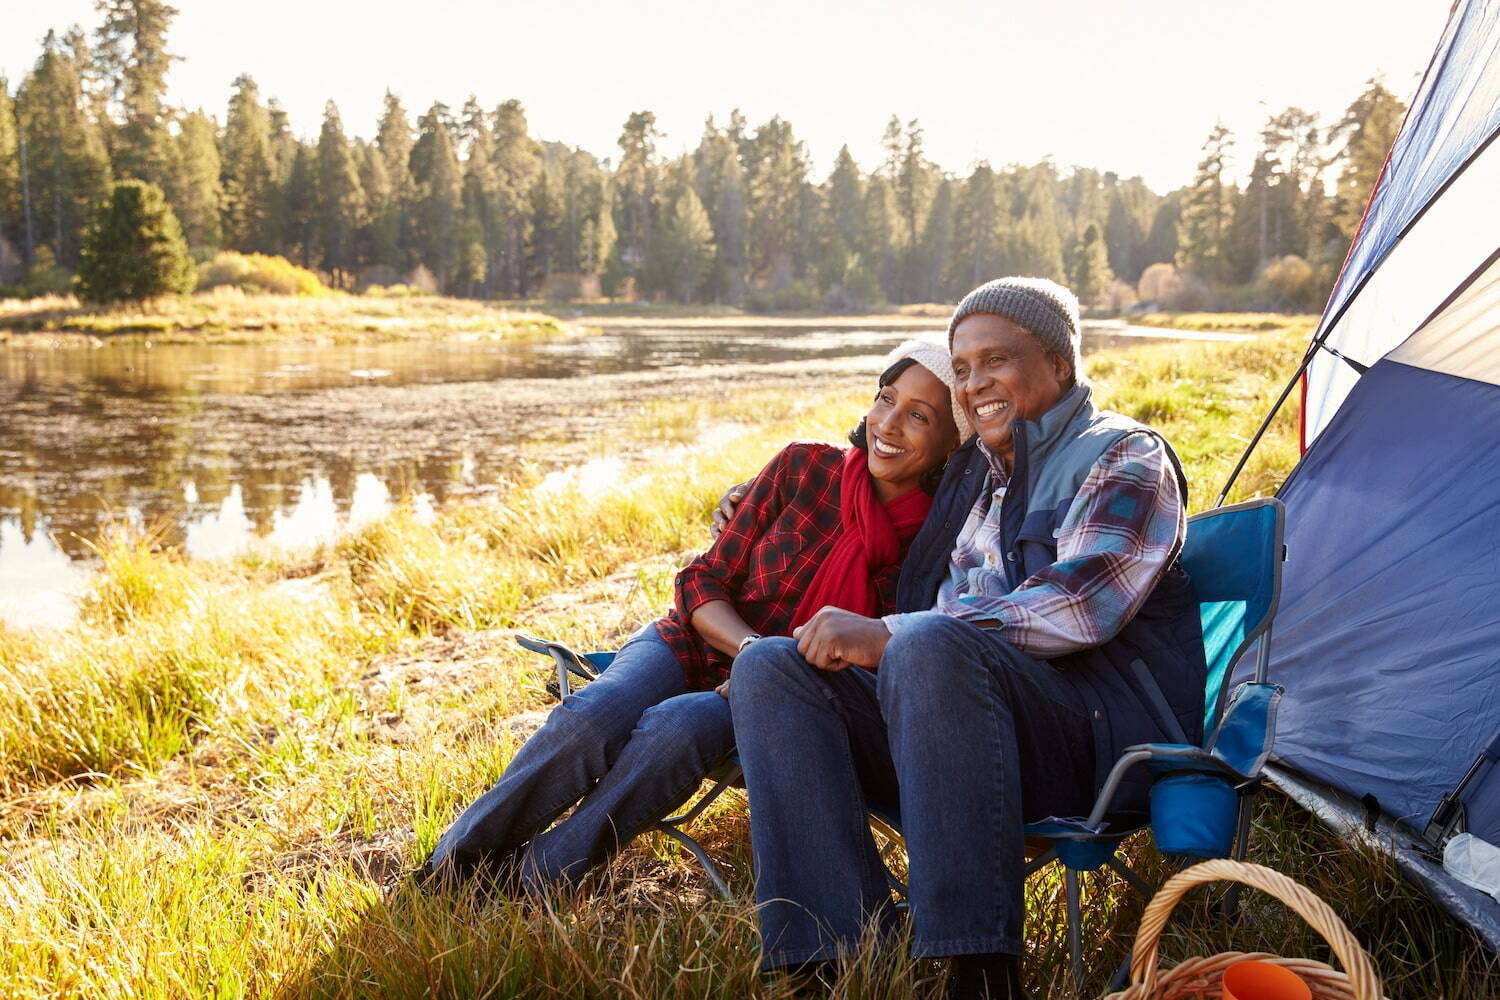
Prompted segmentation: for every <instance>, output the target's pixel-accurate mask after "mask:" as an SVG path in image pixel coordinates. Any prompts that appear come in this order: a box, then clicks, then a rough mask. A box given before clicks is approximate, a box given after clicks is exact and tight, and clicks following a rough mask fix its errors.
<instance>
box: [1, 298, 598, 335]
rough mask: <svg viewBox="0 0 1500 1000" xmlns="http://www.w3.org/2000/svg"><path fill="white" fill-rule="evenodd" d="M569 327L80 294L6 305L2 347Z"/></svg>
mask: <svg viewBox="0 0 1500 1000" xmlns="http://www.w3.org/2000/svg"><path fill="white" fill-rule="evenodd" d="M570 330H571V327H570V326H569V325H568V324H565V323H561V322H559V321H558V320H557V319H555V318H554V317H552V316H547V315H543V314H542V313H537V312H527V311H518V310H511V309H506V308H501V307H498V306H495V305H493V304H491V303H485V302H476V301H474V300H471V299H452V298H444V297H441V296H435V295H423V296H414V297H409V298H380V297H374V296H364V295H343V294H329V295H317V296H296V295H247V294H245V293H244V292H241V291H239V290H237V289H216V290H214V291H212V292H205V293H202V294H198V295H184V296H170V297H166V298H161V299H156V300H153V301H151V302H147V303H142V304H139V305H118V306H85V305H82V304H81V303H79V302H78V300H77V299H75V298H74V297H72V296H49V297H44V298H39V299H5V300H0V342H4V341H5V340H6V339H7V338H15V339H24V341H25V342H26V343H27V344H28V345H32V346H44V345H47V344H69V343H77V342H79V341H80V340H99V339H105V338H109V339H115V338H127V339H131V338H133V339H138V340H151V341H153V342H156V343H246V342H257V341H268V340H318V341H346V340H365V341H369V340H400V339H404V338H429V337H458V336H482V337H498V338H507V339H508V338H515V337H537V336H560V335H563V334H565V333H568V332H570Z"/></svg>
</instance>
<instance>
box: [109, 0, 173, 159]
mask: <svg viewBox="0 0 1500 1000" xmlns="http://www.w3.org/2000/svg"><path fill="white" fill-rule="evenodd" d="M97 6H98V9H99V13H100V14H101V15H102V16H103V19H104V20H103V23H102V24H101V25H100V26H99V30H98V46H97V49H96V58H95V61H96V63H97V69H98V72H99V74H100V75H101V76H102V77H103V80H104V84H105V86H106V87H107V88H108V90H109V93H110V94H111V95H112V96H114V97H115V98H116V99H118V100H119V102H120V107H121V110H122V111H123V121H122V122H121V123H120V125H119V128H118V130H117V132H116V134H115V136H114V138H113V142H112V143H111V147H112V152H113V154H114V175H115V176H116V177H120V178H126V177H131V178H135V179H137V180H143V181H149V182H150V183H152V184H156V185H158V186H160V187H164V188H170V187H171V186H172V176H171V169H172V159H173V157H172V153H173V149H172V140H171V137H170V136H169V135H168V133H167V127H166V125H167V120H166V116H165V115H164V114H163V111H164V108H163V98H164V97H165V96H166V92H167V68H168V67H169V66H171V64H172V59H173V56H172V54H171V53H169V52H168V51H167V28H168V27H169V26H170V25H171V23H172V18H174V17H176V16H177V10H176V8H174V7H171V6H169V5H168V4H165V3H163V2H161V0H99V2H98V4H97Z"/></svg>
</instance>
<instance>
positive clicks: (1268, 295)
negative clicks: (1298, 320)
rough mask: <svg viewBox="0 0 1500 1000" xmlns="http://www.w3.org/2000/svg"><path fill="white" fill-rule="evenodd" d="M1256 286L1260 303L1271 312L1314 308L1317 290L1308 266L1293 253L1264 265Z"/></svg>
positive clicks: (1310, 266) (1311, 270)
mask: <svg viewBox="0 0 1500 1000" xmlns="http://www.w3.org/2000/svg"><path fill="white" fill-rule="evenodd" d="M1256 284H1257V289H1258V291H1259V292H1260V298H1261V300H1262V302H1263V304H1265V305H1267V306H1269V307H1271V308H1272V309H1281V310H1292V309H1306V308H1309V307H1316V305H1317V301H1316V300H1317V292H1318V289H1317V287H1316V285H1315V283H1314V281H1313V268H1312V265H1311V264H1309V263H1308V262H1307V261H1305V260H1303V259H1302V258H1301V257H1298V256H1297V255H1296V254H1287V255H1286V256H1285V257H1277V258H1276V259H1275V260H1273V261H1271V262H1270V263H1268V264H1267V265H1266V267H1265V270H1263V271H1261V272H1260V279H1259V281H1258V282H1257V283H1256Z"/></svg>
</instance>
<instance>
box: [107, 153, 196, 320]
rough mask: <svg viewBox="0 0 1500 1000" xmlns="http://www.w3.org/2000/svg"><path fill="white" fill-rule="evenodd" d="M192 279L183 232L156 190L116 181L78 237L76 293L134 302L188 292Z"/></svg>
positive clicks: (164, 200)
mask: <svg viewBox="0 0 1500 1000" xmlns="http://www.w3.org/2000/svg"><path fill="white" fill-rule="evenodd" d="M195 280H196V275H195V274H194V269H193V261H192V258H191V257H189V256H188V249H187V243H186V241H184V240H183V238H182V227H181V226H179V225H178V224H177V216H175V215H173V214H172V208H171V206H170V205H168V204H167V199H166V196H165V195H163V194H162V191H161V188H159V187H157V186H156V185H155V184H148V183H146V182H145V181H121V182H120V183H118V184H116V185H115V188H114V191H113V192H111V194H110V196H109V198H108V199H107V200H106V201H105V202H104V204H102V205H100V206H99V209H98V211H97V212H96V213H95V215H94V221H93V223H92V224H91V225H90V226H89V229H88V231H87V232H86V233H85V234H84V238H83V252H82V260H81V261H80V262H79V265H78V294H79V297H80V298H82V299H83V300H84V301H87V302H115V301H121V300H123V301H127V302H138V301H140V300H142V299H149V298H153V297H155V296H157V295H166V294H168V293H171V292H190V291H192V290H193V285H194V282H195Z"/></svg>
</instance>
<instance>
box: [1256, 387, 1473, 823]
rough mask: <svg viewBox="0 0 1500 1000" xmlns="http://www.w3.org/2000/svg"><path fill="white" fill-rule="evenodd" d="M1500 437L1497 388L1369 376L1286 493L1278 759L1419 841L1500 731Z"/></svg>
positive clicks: (1277, 663) (1277, 653) (1274, 670)
mask: <svg viewBox="0 0 1500 1000" xmlns="http://www.w3.org/2000/svg"><path fill="white" fill-rule="evenodd" d="M1497 427H1500V387H1496V386H1493V385H1489V384H1486V383H1483V382H1478V381H1474V380H1469V379H1461V378H1456V377H1454V376H1452V375H1448V374H1443V373H1439V372H1431V371H1425V370H1423V369H1419V368H1413V367H1410V366H1407V365H1402V364H1398V363H1396V362H1393V361H1381V362H1379V363H1378V364H1376V365H1375V366H1374V367H1373V368H1371V369H1370V371H1369V373H1368V374H1367V375H1365V376H1364V377H1363V378H1362V379H1360V381H1359V383H1358V384H1357V385H1356V386H1355V388H1354V391H1353V392H1352V393H1351V394H1350V396H1349V398H1348V400H1347V401H1346V403H1345V405H1344V407H1343V408H1342V409H1341V410H1340V411H1339V413H1338V415H1337V416H1336V417H1335V418H1334V420H1333V421H1332V422H1331V423H1330V424H1329V425H1328V428H1327V429H1326V430H1325V431H1324V433H1323V434H1322V435H1321V436H1320V437H1319V438H1318V440H1317V442H1316V443H1315V444H1314V445H1313V447H1312V448H1311V449H1309V451H1308V453H1307V454H1306V456H1304V458H1303V461H1302V462H1301V464H1299V466H1298V467H1297V469H1296V471H1295V472H1294V474H1293V475H1292V476H1291V478H1290V479H1289V480H1288V482H1287V484H1286V486H1285V487H1284V488H1283V491H1282V494H1281V497H1282V500H1283V501H1284V502H1285V503H1286V505H1287V511H1288V516H1287V550H1288V561H1287V565H1286V572H1285V577H1284V582H1283V591H1282V600H1281V609H1280V613H1279V614H1278V615H1277V619H1276V627H1275V639H1274V642H1273V644H1272V665H1271V671H1270V680H1272V681H1273V682H1275V683H1278V684H1282V685H1285V687H1286V690H1287V694H1286V698H1285V700H1284V702H1283V703H1282V706H1281V715H1280V719H1279V724H1278V726H1277V733H1276V751H1275V752H1276V755H1277V757H1278V758H1280V759H1281V760H1282V761H1283V762H1285V763H1286V764H1288V765H1290V766H1291V767H1294V768H1296V769H1297V770H1299V771H1302V772H1304V773H1306V774H1308V775H1310V776H1311V777H1313V778H1316V779H1318V780H1321V781H1324V782H1327V783H1328V784H1330V785H1333V786H1335V787H1337V788H1341V789H1344V790H1345V791H1347V792H1349V793H1350V794H1352V795H1354V796H1355V797H1356V798H1362V797H1363V796H1365V795H1373V796H1375V798H1376V799H1377V800H1378V801H1379V803H1380V806H1381V808H1382V809H1383V810H1384V811H1385V812H1387V813H1390V814H1391V815H1392V816H1394V817H1396V818H1397V819H1401V820H1404V821H1406V822H1407V823H1409V824H1411V825H1413V826H1414V827H1415V828H1416V829H1418V830H1420V829H1421V828H1422V827H1423V826H1424V825H1425V823H1426V820H1427V818H1428V816H1429V815H1430V814H1431V813H1432V810H1433V808H1434V807H1435V806H1436V805H1437V803H1438V800H1439V798H1440V797H1441V796H1442V795H1443V793H1444V792H1447V791H1450V790H1451V789H1452V788H1453V786H1454V785H1455V784H1457V782H1458V780H1459V779H1460V778H1461V777H1462V776H1463V774H1464V772H1465V770H1467V769H1468V767H1469V765H1470V764H1471V763H1472V762H1473V761H1474V759H1475V757H1477V756H1478V754H1479V753H1480V751H1481V750H1483V749H1484V748H1485V747H1486V746H1487V745H1488V743H1489V741H1490V740H1491V739H1492V738H1493V737H1494V735H1495V733H1496V732H1497V730H1500V685H1497V684H1496V682H1495V681H1496V677H1497V664H1500V565H1497V561H1496V553H1497V551H1500V491H1497V490H1496V488H1495V484H1496V483H1500V433H1497V432H1496V430H1495V428H1497ZM1252 670H1253V664H1250V663H1246V662H1244V661H1242V662H1241V663H1240V664H1238V666H1237V668H1236V671H1235V678H1236V680H1243V679H1248V677H1249V676H1250V673H1251V671H1252ZM1485 787H1489V786H1488V785H1481V786H1480V788H1479V789H1476V791H1481V790H1483V788H1485ZM1473 820H1480V821H1482V824H1481V825H1475V823H1474V822H1472V821H1473ZM1470 830H1471V831H1472V832H1474V833H1475V834H1476V835H1478V836H1481V837H1483V838H1484V839H1486V840H1489V841H1491V842H1500V814H1497V813H1496V811H1495V810H1493V809H1491V808H1489V807H1488V806H1486V807H1484V808H1481V809H1478V810H1476V811H1475V815H1473V816H1471V824H1470Z"/></svg>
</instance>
